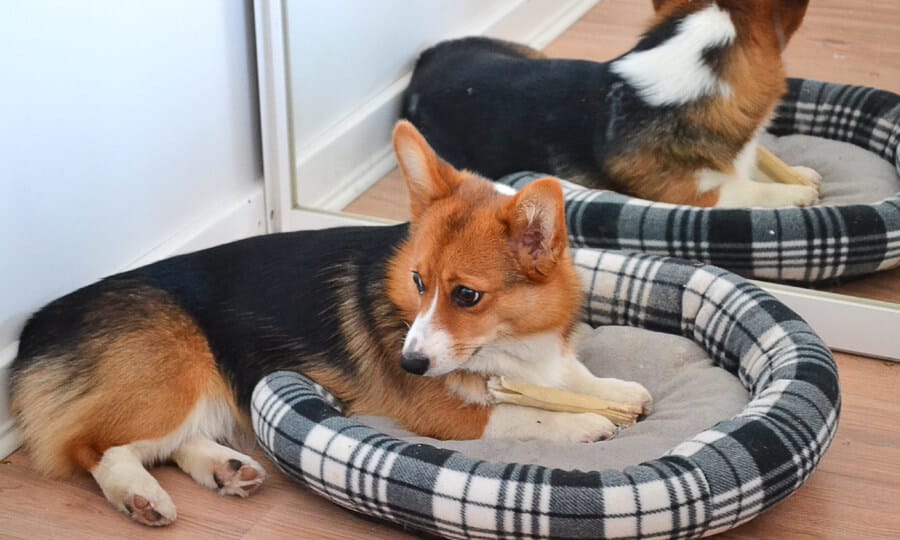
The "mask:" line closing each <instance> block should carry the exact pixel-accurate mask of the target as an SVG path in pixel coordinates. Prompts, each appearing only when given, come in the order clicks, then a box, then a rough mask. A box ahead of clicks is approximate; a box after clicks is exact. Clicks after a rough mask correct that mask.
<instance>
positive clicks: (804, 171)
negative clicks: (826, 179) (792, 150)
mask: <svg viewBox="0 0 900 540" xmlns="http://www.w3.org/2000/svg"><path fill="white" fill-rule="evenodd" d="M791 168H792V169H794V172H795V173H797V175H798V176H799V177H800V178H802V179H803V181H804V182H806V183H807V185H809V186H811V187H815V188H816V189H818V188H819V187H820V186H821V184H822V175H821V174H819V173H817V172H816V171H815V170H813V169H810V168H809V167H804V166H802V165H796V166H794V167H791Z"/></svg>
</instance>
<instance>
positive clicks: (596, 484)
mask: <svg viewBox="0 0 900 540" xmlns="http://www.w3.org/2000/svg"><path fill="white" fill-rule="evenodd" d="M575 260H576V264H577V265H578V268H579V270H580V272H581V273H582V277H583V278H584V283H585V286H586V288H587V290H588V292H589V294H588V302H587V310H586V312H585V313H586V315H585V316H586V320H587V322H589V323H590V324H591V325H593V326H597V325H601V324H620V325H621V324H626V325H632V326H638V327H644V328H649V329H653V330H658V331H664V332H670V333H674V334H680V335H683V336H687V337H689V338H692V339H694V340H695V341H696V342H698V343H700V344H702V345H703V346H704V347H705V348H706V349H707V350H708V351H709V353H710V354H711V356H712V357H713V358H714V359H715V361H716V362H717V363H718V364H719V365H720V366H721V367H723V368H725V369H726V370H728V371H730V372H731V373H734V374H735V375H736V376H737V377H739V379H740V381H741V382H742V383H743V384H744V386H745V387H746V388H747V389H748V390H749V391H750V393H751V396H752V399H751V401H750V403H749V404H748V405H747V407H746V408H745V409H744V410H743V411H742V412H741V413H740V414H738V415H737V416H735V417H733V418H731V419H729V420H727V421H724V422H720V423H719V424H717V425H715V426H712V427H711V428H709V429H708V430H707V431H704V432H702V433H700V434H698V435H696V436H695V437H693V438H691V439H689V440H687V441H684V442H683V443H681V444H679V445H677V446H676V447H675V448H672V449H671V450H669V451H668V452H667V453H666V454H665V455H663V456H661V457H660V458H658V459H655V460H652V461H649V462H645V463H641V464H635V466H633V467H628V468H626V469H624V470H621V471H619V470H605V468H604V465H603V463H597V470H595V471H588V472H581V471H565V470H559V469H553V468H548V467H541V466H535V465H522V464H516V463H493V462H486V461H480V460H477V459H472V458H469V457H466V456H465V455H462V454H460V453H457V452H453V451H449V450H444V449H438V448H435V447H432V446H428V445H423V444H410V443H407V442H405V441H403V440H399V439H396V438H393V437H390V436H388V435H385V434H383V433H380V432H378V431H375V430H373V429H372V428H369V427H367V426H365V425H363V424H361V423H359V422H357V421H355V420H353V419H351V418H347V417H345V416H343V415H342V414H341V412H340V409H338V408H337V407H336V406H335V402H334V399H333V398H332V397H331V396H330V395H329V394H328V392H326V391H325V390H324V389H323V388H322V387H321V386H318V385H317V384H315V383H313V382H312V381H310V380H309V379H307V378H305V377H303V376H302V375H298V374H295V373H288V372H277V373H274V374H272V375H270V376H268V377H267V378H265V379H264V380H263V381H261V382H260V383H259V384H258V385H257V387H256V389H255V392H254V394H253V404H252V417H253V425H254V428H255V429H256V434H257V438H258V440H259V442H260V443H261V445H262V447H263V448H264V449H265V451H266V453H267V454H268V455H269V457H270V458H271V459H272V460H273V461H274V462H275V463H276V464H277V465H278V467H279V468H280V469H281V470H282V471H284V472H285V473H286V474H287V475H288V476H290V477H291V478H293V479H295V480H297V481H298V482H300V483H301V484H303V485H305V486H307V487H308V488H309V489H312V490H313V491H315V492H316V493H319V494H320V495H322V496H324V497H327V498H328V499H330V500H331V501H333V502H335V503H337V504H339V505H341V506H344V507H347V508H350V509H352V510H355V511H357V512H362V513H364V514H368V515H371V516H375V517H378V518H382V519H385V520H390V521H393V522H396V523H399V524H403V525H405V526H408V527H412V528H415V529H418V530H422V531H427V532H430V533H434V534H438V535H441V536H446V537H451V538H498V537H500V538H503V537H517V538H556V539H565V538H599V537H605V538H632V537H647V538H688V537H697V536H705V535H710V534H714V533H717V532H721V531H724V530H727V529H730V528H732V527H735V526H737V525H740V524H741V523H744V522H746V521H748V520H750V519H752V518H754V517H755V516H757V515H758V514H759V513H761V512H763V511H764V510H766V509H767V508H769V507H770V506H772V505H773V504H775V503H777V502H778V501H780V500H782V499H784V498H785V497H787V496H788V495H790V494H791V493H792V492H793V491H794V490H796V489H797V488H798V487H800V485H801V484H803V482H804V481H805V480H806V479H807V477H808V476H809V475H810V473H812V471H813V469H814V468H815V467H816V464H817V463H819V460H820V459H821V458H822V455H823V454H824V452H825V451H826V449H827V448H828V446H829V444H830V442H831V440H832V438H833V437H834V434H835V431H836V429H837V421H838V414H839V410H840V394H839V389H838V376H837V370H836V367H835V363H834V360H833V358H832V356H831V353H830V351H829V350H828V348H827V347H826V346H825V345H824V344H823V343H822V341H821V340H820V339H819V338H818V337H817V336H816V335H815V334H814V333H813V331H812V330H811V329H810V328H809V326H807V325H806V323H804V322H803V321H802V320H801V319H800V318H799V317H797V315H795V314H794V313H793V312H792V311H791V310H790V309H788V308H787V307H785V306H784V305H783V304H781V303H779V302H778V301H777V300H775V299H774V298H773V297H772V296H770V295H769V294H768V293H766V292H765V291H763V290H762V289H760V288H758V287H756V286H754V285H753V284H751V283H749V282H747V281H746V280H744V279H743V278H740V277H738V276H735V275H734V274H731V273H729V272H727V271H724V270H720V269H718V268H714V267H711V266H704V265H700V264H695V263H689V262H683V261H677V260H673V259H666V258H660V257H656V256H651V255H645V254H625V253H621V252H604V251H597V250H587V249H582V250H575ZM597 444H602V443H597ZM548 461H552V457H551V456H548Z"/></svg>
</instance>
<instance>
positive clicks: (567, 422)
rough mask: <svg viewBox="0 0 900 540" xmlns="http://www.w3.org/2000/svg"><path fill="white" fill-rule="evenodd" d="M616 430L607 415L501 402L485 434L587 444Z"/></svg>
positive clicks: (495, 408)
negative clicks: (550, 409) (560, 410)
mask: <svg viewBox="0 0 900 540" xmlns="http://www.w3.org/2000/svg"><path fill="white" fill-rule="evenodd" d="M617 429H618V428H617V427H616V425H615V424H613V423H612V422H611V421H610V420H609V419H608V418H606V417H604V416H600V415H599V414H594V413H567V412H554V411H547V410H544V409H535V408H533V407H522V406H519V405H506V404H502V405H496V406H494V409H493V411H491V416H490V419H489V420H488V423H487V426H485V430H484V434H483V435H482V437H483V438H485V439H519V440H542V441H555V442H571V443H588V442H595V441H602V440H606V439H609V438H610V437H612V436H613V435H615V433H616V430H617Z"/></svg>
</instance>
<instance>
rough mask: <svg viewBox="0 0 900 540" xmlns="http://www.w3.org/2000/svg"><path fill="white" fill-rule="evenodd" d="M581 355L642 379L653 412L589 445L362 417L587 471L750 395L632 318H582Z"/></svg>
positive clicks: (703, 423) (693, 429) (726, 410)
mask: <svg viewBox="0 0 900 540" xmlns="http://www.w3.org/2000/svg"><path fill="white" fill-rule="evenodd" d="M584 328H585V330H584V331H583V332H582V334H584V337H582V338H581V339H580V340H579V343H580V346H579V350H578V358H580V359H581V360H582V362H584V364H585V365H586V366H587V367H588V368H589V369H590V370H591V371H592V372H593V373H595V374H596V375H598V376H601V377H616V378H619V379H624V380H630V381H638V382H640V383H641V384H643V385H644V386H645V387H646V388H647V390H649V391H650V393H651V394H652V395H653V400H654V401H653V414H651V415H649V416H648V417H647V418H645V419H644V420H642V421H640V422H639V423H637V424H635V425H634V426H632V427H630V428H628V429H623V430H621V431H620V432H619V433H618V434H617V435H616V436H615V438H614V439H612V440H609V441H606V442H603V443H600V444H590V445H578V444H565V443H553V442H547V441H513V440H493V441H483V440H478V441H439V440H435V439H431V438H427V437H417V436H416V435H414V434H412V433H410V432H408V431H406V430H404V429H402V428H400V427H399V426H397V424H396V423H394V422H393V421H391V420H389V419H387V418H382V417H378V416H361V417H358V419H359V420H360V421H361V422H363V423H365V424H366V425H369V426H371V427H373V428H375V429H376V430H378V431H381V432H382V433H386V434H388V435H390V436H392V437H400V438H402V439H403V440H405V441H409V442H411V443H422V444H430V445H433V446H436V447H438V448H447V449H449V450H455V451H457V452H462V453H463V454H465V455H467V456H469V457H471V458H476V459H484V460H488V461H495V462H496V461H507V462H513V463H528V464H533V465H546V466H552V467H558V468H560V469H570V470H582V471H589V470H591V469H595V468H597V467H598V466H602V467H603V468H608V469H621V468H624V467H627V466H629V465H634V464H636V463H641V462H643V461H647V460H650V459H653V458H656V457H659V456H661V455H663V454H664V453H665V452H666V450H668V449H670V448H672V447H674V446H675V445H677V444H678V443H680V442H681V441H683V440H685V439H687V438H689V437H691V436H693V435H696V434H697V433H700V432H701V431H703V430H704V429H706V428H708V427H709V426H712V425H715V424H716V423H717V422H721V421H723V420H727V419H729V418H731V417H732V416H734V415H735V414H737V413H739V412H740V411H741V409H743V408H744V407H745V406H746V405H747V402H748V401H750V397H749V395H748V394H747V390H746V389H745V388H744V387H743V386H741V383H740V382H739V381H738V380H737V379H736V378H735V377H734V376H733V375H731V374H730V373H728V372H727V371H725V370H724V369H722V368H719V367H717V366H716V365H715V364H714V363H713V361H712V359H711V358H710V357H709V354H707V352H706V351H704V350H703V348H702V347H700V346H699V345H697V344H696V343H694V342H693V341H691V340H689V339H687V338H684V337H681V336H674V335H672V334H664V333H660V332H652V331H650V330H644V329H643V328H632V327H630V326H602V327H600V328H597V329H595V330H591V327H590V326H588V325H586V324H585V325H584Z"/></svg>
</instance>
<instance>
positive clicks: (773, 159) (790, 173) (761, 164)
mask: <svg viewBox="0 0 900 540" xmlns="http://www.w3.org/2000/svg"><path fill="white" fill-rule="evenodd" d="M756 166H757V167H758V168H759V170H760V172H762V173H763V174H765V175H766V176H768V177H769V178H770V179H772V181H774V182H778V183H779V184H797V185H801V186H811V185H813V184H812V183H811V182H809V181H808V180H806V179H805V178H803V176H801V175H800V174H799V173H797V171H795V170H794V169H793V168H792V167H791V166H790V165H788V164H787V163H785V162H784V161H781V158H780V157H778V156H776V155H775V154H773V153H772V152H771V151H769V150H768V149H766V148H764V147H763V146H758V147H757V148H756Z"/></svg>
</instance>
